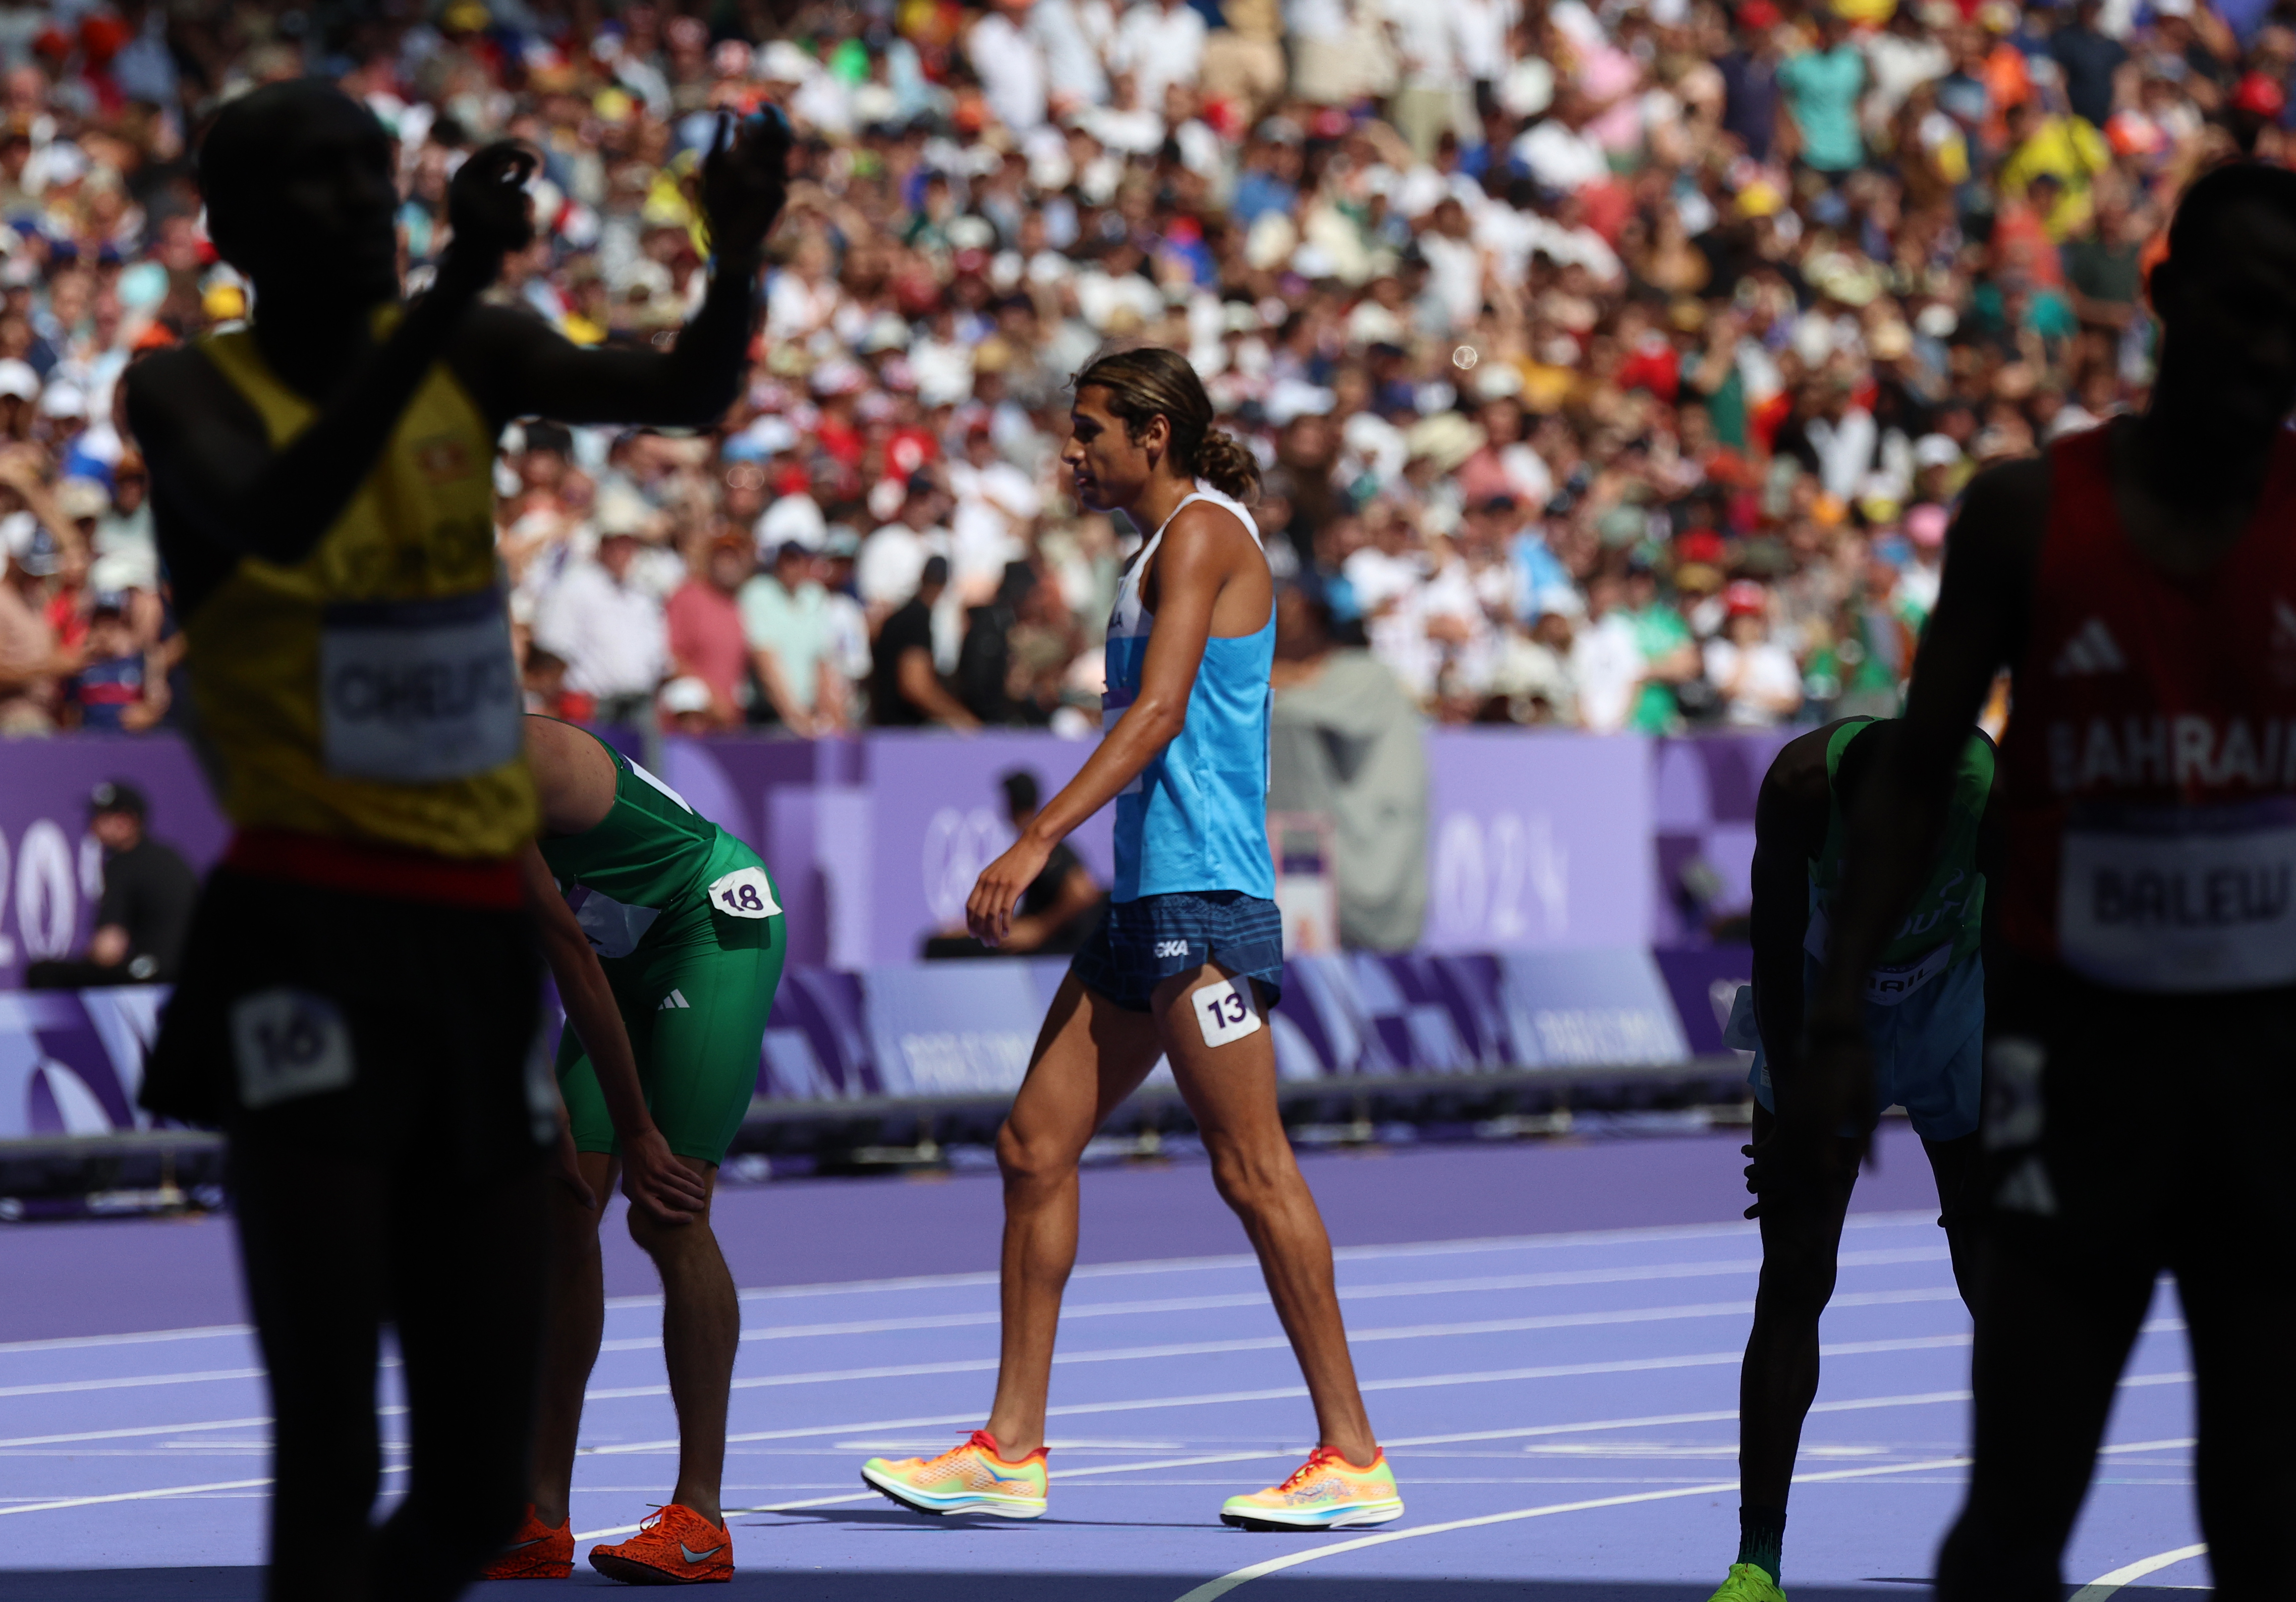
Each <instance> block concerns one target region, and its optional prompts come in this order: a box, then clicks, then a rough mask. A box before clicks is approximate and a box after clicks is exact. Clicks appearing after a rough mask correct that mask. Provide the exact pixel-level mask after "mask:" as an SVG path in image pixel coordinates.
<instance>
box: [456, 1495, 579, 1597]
mask: <svg viewBox="0 0 2296 1602" xmlns="http://www.w3.org/2000/svg"><path fill="white" fill-rule="evenodd" d="M572 1573H574V1521H573V1520H572V1519H568V1520H567V1521H566V1522H565V1523H564V1524H561V1525H559V1526H558V1527H557V1528H556V1529H554V1530H553V1529H552V1528H551V1527H550V1526H549V1525H548V1524H544V1523H543V1522H542V1521H541V1520H540V1519H539V1518H537V1517H536V1516H535V1513H534V1504H533V1503H532V1502H529V1503H528V1504H527V1505H526V1522H525V1523H524V1524H521V1525H519V1527H518V1533H517V1534H516V1535H514V1536H512V1538H511V1542H510V1544H509V1545H508V1546H506V1547H504V1549H502V1556H501V1557H496V1559H495V1560H494V1561H493V1562H492V1563H490V1564H488V1565H487V1566H486V1567H484V1568H483V1569H480V1571H479V1578H480V1579H481V1580H564V1579H567V1578H568V1577H570V1575H571V1574H572Z"/></svg>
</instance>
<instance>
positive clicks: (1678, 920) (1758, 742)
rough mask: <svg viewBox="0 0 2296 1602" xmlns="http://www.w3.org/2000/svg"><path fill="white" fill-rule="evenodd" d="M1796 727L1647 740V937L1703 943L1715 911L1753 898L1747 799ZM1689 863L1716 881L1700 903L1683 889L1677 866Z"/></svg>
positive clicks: (1733, 911) (1739, 909)
mask: <svg viewBox="0 0 2296 1602" xmlns="http://www.w3.org/2000/svg"><path fill="white" fill-rule="evenodd" d="M1802 732H1805V731H1802V730H1799V729H1792V730H1786V729H1781V730H1775V731H1769V732H1763V733H1759V734H1731V735H1706V736H1702V737H1701V738H1699V739H1696V740H1657V741H1654V742H1652V756H1651V808H1652V810H1651V816H1650V823H1649V828H1650V838H1651V846H1650V853H1651V861H1652V872H1653V873H1654V875H1655V877H1654V879H1653V880H1652V907H1651V924H1650V943H1651V944H1652V945H1656V946H1660V947H1672V946H1685V945H1686V946H1701V945H1704V944H1708V942H1709V940H1710V937H1711V936H1710V934H1709V930H1710V928H1711V927H1712V925H1713V923H1714V922H1715V921H1716V920H1718V919H1724V918H1731V917H1743V915H1744V913H1745V911H1746V910H1747V908H1748V907H1749V906H1750V905H1751V903H1752V901H1753V869H1754V799H1755V797H1757V796H1759V795H1760V793H1761V789H1762V775H1763V774H1765V773H1767V772H1769V769H1770V763H1771V761H1772V759H1774V758H1775V756H1777V754H1778V750H1779V748H1781V747H1783V746H1784V744H1785V743H1786V741H1787V740H1790V739H1792V737H1793V736H1794V735H1796V734H1799V733H1802ZM1693 863H1703V864H1704V865H1705V866H1706V867H1707V868H1709V869H1710V870H1712V879H1713V880H1714V881H1715V882H1716V884H1717V886H1718V888H1717V890H1716V893H1715V894H1713V895H1711V897H1710V899H1708V900H1706V901H1704V902H1703V903H1698V902H1694V901H1693V899H1692V898H1691V897H1690V896H1689V895H1686V894H1685V875H1684V870H1685V869H1687V868H1689V867H1691V865H1692V864H1693ZM1698 877H1700V878H1704V877H1705V876H1704V875H1699V876H1698Z"/></svg>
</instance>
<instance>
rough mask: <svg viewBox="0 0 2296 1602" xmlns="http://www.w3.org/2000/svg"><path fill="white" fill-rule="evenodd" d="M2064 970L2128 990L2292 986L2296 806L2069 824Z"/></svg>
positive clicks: (2062, 908)
mask: <svg viewBox="0 0 2296 1602" xmlns="http://www.w3.org/2000/svg"><path fill="white" fill-rule="evenodd" d="M2057 946H2058V952H2059V954H2060V955H2061V956H2062V959H2063V960H2064V963H2065V966H2067V967H2068V968H2071V969H2073V970H2074V971H2075V972H2076V973H2079V974H2083V975H2086V976H2087V977H2089V978H2092V979H2095V980H2097V981H2098V982H2099V983H2101V984H2105V985H2117V986H2119V987H2120V988H2122V989H2125V990H2141V991H2155V992H2180V991H2181V992H2192V991H2211V990H2262V989H2267V988H2270V987H2272V986H2276V985H2288V984H2296V802H2292V801H2290V800H2288V799H2284V798H2276V799H2274V800H2270V801H2262V802H2257V803H2253V804H2250V805H2235V806H2212V807H2157V808H2146V809H2142V810H2135V809H2128V810H2115V811H2112V812H2110V813H2099V814H2096V815H2087V814H2084V815H2081V816H2079V817H2076V818H2074V819H2071V820H2069V821H2067V823H2066V825H2065V833H2064V846H2063V851H2062V858H2061V862H2060V867H2059V877H2058V884H2057Z"/></svg>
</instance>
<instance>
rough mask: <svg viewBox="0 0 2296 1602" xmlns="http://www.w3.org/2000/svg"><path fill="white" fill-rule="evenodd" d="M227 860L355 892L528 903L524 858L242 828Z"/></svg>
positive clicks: (492, 906)
mask: <svg viewBox="0 0 2296 1602" xmlns="http://www.w3.org/2000/svg"><path fill="white" fill-rule="evenodd" d="M223 860H224V864H225V866H226V867H229V868H232V869H235V870H238V871H239V872H241V873H251V874H254V875H255V876H257V877H258V878H260V879H289V880H291V881H292V882H294V883H296V884H299V885H312V886H316V887H318V888H320V889H324V890H344V891H348V892H349V893H350V894H352V895H380V896H384V897H387V898H389V899H390V900H392V901H427V902H435V903H439V904H442V905H445V906H455V907H474V908H479V909H481V910H485V911H509V910H512V909H515V908H517V907H520V906H522V905H524V904H525V894H524V891H523V889H522V887H521V885H520V882H519V875H518V864H517V862H514V861H513V860H512V859H511V858H509V857H490V858H482V859H479V860H476V861H467V862H466V861H459V860H457V859H455V858H453V857H444V856H432V855H431V854H429V853H428V852H422V851H406V850H402V849H399V848H398V847H396V846H370V845H365V844H364V843H362V842H359V841H356V840H338V839H332V838H329V837H327V836H325V835H316V834H298V833H295V832H293V831H292V830H284V829H243V830H240V831H239V832H238V833H236V834H234V835H233V836H232V838H231V844H230V845H229V846H226V847H225V849H224V854H223Z"/></svg>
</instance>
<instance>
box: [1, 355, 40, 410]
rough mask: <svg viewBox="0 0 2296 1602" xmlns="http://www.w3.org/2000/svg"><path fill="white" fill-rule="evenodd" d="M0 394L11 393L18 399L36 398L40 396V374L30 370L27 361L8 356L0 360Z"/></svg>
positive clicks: (30, 366) (30, 367)
mask: <svg viewBox="0 0 2296 1602" xmlns="http://www.w3.org/2000/svg"><path fill="white" fill-rule="evenodd" d="M0 395H11V396H15V397H16V398H17V399H18V400H37V399H39V397H40V375H39V374H38V373H37V372H33V371H32V364H30V363H29V362H22V361H18V360H17V359H16V358H15V357H13V356H10V357H8V358H6V359H5V360H0Z"/></svg>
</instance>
